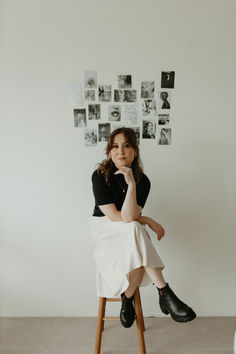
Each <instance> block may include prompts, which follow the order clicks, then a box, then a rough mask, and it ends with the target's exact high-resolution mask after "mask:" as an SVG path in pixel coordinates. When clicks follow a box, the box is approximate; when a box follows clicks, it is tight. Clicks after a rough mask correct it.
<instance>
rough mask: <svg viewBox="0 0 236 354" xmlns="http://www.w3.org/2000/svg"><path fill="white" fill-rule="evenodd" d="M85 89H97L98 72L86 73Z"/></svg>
mask: <svg viewBox="0 0 236 354" xmlns="http://www.w3.org/2000/svg"><path fill="white" fill-rule="evenodd" d="M84 88H88V89H89V88H90V89H92V88H97V72H96V71H84Z"/></svg>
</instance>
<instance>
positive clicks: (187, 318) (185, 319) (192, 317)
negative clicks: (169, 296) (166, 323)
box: [160, 306, 197, 322]
mask: <svg viewBox="0 0 236 354" xmlns="http://www.w3.org/2000/svg"><path fill="white" fill-rule="evenodd" d="M160 307H161V311H162V312H163V313H164V314H165V315H168V314H169V311H167V310H166V309H165V308H163V307H162V306H160ZM170 315H171V318H173V320H174V321H176V322H189V321H192V320H194V318H196V317H197V316H196V314H195V313H192V314H190V315H189V316H185V317H175V316H173V315H172V314H171V313H170Z"/></svg>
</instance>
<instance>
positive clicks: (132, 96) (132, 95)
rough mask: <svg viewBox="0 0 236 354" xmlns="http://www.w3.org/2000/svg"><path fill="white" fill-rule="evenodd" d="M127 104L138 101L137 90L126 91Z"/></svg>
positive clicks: (125, 99)
mask: <svg viewBox="0 0 236 354" xmlns="http://www.w3.org/2000/svg"><path fill="white" fill-rule="evenodd" d="M124 101H125V102H136V101H137V91H136V90H125V98H124Z"/></svg>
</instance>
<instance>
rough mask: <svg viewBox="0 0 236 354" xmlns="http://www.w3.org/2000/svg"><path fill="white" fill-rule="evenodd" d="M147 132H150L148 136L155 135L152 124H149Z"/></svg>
mask: <svg viewBox="0 0 236 354" xmlns="http://www.w3.org/2000/svg"><path fill="white" fill-rule="evenodd" d="M147 132H148V134H152V133H153V125H152V123H151V122H150V123H148V126H147Z"/></svg>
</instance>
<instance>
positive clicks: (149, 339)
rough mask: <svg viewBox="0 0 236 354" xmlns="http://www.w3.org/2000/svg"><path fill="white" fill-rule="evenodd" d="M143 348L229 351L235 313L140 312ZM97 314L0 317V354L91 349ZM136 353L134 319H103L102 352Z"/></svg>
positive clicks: (177, 353) (162, 352) (78, 353)
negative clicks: (184, 318)
mask: <svg viewBox="0 0 236 354" xmlns="http://www.w3.org/2000/svg"><path fill="white" fill-rule="evenodd" d="M144 321H145V327H146V331H145V341H146V349H147V354H233V341H234V332H235V329H236V318H235V317H197V318H196V319H195V320H194V321H192V322H188V323H177V322H175V321H173V320H172V319H171V318H170V317H168V318H162V317H159V318H158V317H156V318H145V319H144ZM95 333H96V318H81V317H80V318H0V354H93V353H94V343H95ZM126 353H127V354H139V345H138V337H137V330H136V325H135V324H134V325H133V326H132V327H131V328H128V329H126V328H124V327H122V325H121V324H120V323H119V322H113V321H112V322H111V321H109V322H106V323H105V330H104V332H103V338H102V350H101V354H126Z"/></svg>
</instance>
